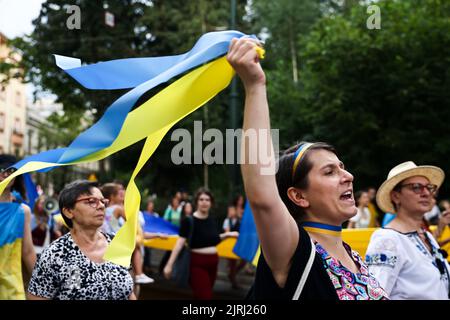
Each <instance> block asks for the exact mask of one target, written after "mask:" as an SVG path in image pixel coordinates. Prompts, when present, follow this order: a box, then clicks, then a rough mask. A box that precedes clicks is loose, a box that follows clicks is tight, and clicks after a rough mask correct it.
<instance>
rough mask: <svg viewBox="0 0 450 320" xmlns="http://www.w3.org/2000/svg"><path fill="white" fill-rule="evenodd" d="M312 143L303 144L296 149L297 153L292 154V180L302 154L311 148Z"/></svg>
mask: <svg viewBox="0 0 450 320" xmlns="http://www.w3.org/2000/svg"><path fill="white" fill-rule="evenodd" d="M312 145H313V144H312V143H309V142H308V143H304V144H302V145H301V146H300V147H298V149H297V151H295V153H294V165H293V166H292V179H293V178H294V177H295V172H296V171H297V167H298V165H299V164H300V161H301V160H302V158H303V156H304V154H305V153H306V151H307V150H308V149H309V147H311V146H312Z"/></svg>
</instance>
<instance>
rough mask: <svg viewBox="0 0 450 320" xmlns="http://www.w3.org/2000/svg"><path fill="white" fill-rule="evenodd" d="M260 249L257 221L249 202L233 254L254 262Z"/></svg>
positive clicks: (246, 205)
mask: <svg viewBox="0 0 450 320" xmlns="http://www.w3.org/2000/svg"><path fill="white" fill-rule="evenodd" d="M258 247H259V239H258V233H257V232H256V225H255V220H254V219H253V214H252V209H251V208H250V204H249V203H248V201H247V202H246V204H245V208H244V214H243V215H242V222H241V227H240V229H239V237H238V239H237V241H236V244H235V245H234V248H233V252H234V253H235V254H236V255H237V256H239V257H241V258H242V259H244V260H246V261H248V262H252V261H253V258H254V257H255V254H256V252H257V251H258Z"/></svg>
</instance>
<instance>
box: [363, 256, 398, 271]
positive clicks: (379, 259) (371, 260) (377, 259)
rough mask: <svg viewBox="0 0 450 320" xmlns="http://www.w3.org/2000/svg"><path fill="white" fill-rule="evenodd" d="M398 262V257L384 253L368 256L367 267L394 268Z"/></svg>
mask: <svg viewBox="0 0 450 320" xmlns="http://www.w3.org/2000/svg"><path fill="white" fill-rule="evenodd" d="M396 262H397V256H391V255H386V254H384V253H375V254H367V255H366V263H367V265H369V266H370V265H375V266H388V267H392V268H393V267H394V266H395V263H396Z"/></svg>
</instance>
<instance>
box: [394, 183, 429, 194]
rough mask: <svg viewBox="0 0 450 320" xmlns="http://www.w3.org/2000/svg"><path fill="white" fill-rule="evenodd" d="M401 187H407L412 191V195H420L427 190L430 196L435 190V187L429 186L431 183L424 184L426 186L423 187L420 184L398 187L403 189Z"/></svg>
mask: <svg viewBox="0 0 450 320" xmlns="http://www.w3.org/2000/svg"><path fill="white" fill-rule="evenodd" d="M403 187H409V189H411V190H412V191H414V193H416V194H421V193H422V192H423V191H424V190H425V188H427V190H428V191H429V192H430V193H431V194H434V193H435V192H436V190H437V185H435V184H431V183H429V184H426V185H423V184H421V183H407V184H402V185H400V186H399V188H403Z"/></svg>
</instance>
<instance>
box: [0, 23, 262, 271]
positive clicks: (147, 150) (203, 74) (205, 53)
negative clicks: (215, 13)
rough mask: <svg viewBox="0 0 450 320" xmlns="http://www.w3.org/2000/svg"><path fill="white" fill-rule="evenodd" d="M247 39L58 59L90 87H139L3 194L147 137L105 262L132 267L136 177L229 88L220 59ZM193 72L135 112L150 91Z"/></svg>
mask: <svg viewBox="0 0 450 320" xmlns="http://www.w3.org/2000/svg"><path fill="white" fill-rule="evenodd" d="M243 36H245V35H244V34H243V33H241V32H238V31H223V32H213V33H208V34H205V35H204V36H202V37H201V38H200V39H199V41H198V42H197V43H196V45H195V46H194V47H193V49H192V50H191V51H189V52H188V53H185V54H183V55H177V56H168V57H159V58H136V59H122V60H113V61H108V62H102V63H97V64H94V65H89V66H80V64H81V63H80V62H79V60H77V59H73V58H68V57H62V56H56V63H57V65H58V66H59V67H61V68H62V69H63V70H64V71H66V72H67V73H69V74H70V75H71V76H72V77H74V79H76V80H77V81H78V82H80V84H82V85H84V86H87V87H88V88H91V89H123V88H131V87H133V86H134V89H132V90H131V91H130V92H128V93H127V94H125V95H123V96H122V97H120V98H119V99H118V100H116V101H115V102H114V103H113V104H112V105H111V106H110V107H109V108H108V109H107V110H106V112H105V114H104V115H103V116H102V118H101V119H100V120H99V121H98V122H97V123H95V124H94V125H93V126H92V127H91V128H89V129H87V130H86V131H84V132H83V133H81V134H80V135H79V136H78V137H77V138H76V139H75V140H74V141H73V142H72V143H71V144H70V145H69V146H68V147H66V148H59V149H54V150H49V151H46V152H42V153H40V154H37V155H33V156H30V157H27V158H25V159H23V160H21V161H19V162H18V163H16V164H15V165H13V166H12V167H14V168H16V169H17V171H16V172H14V173H13V174H12V175H10V176H9V177H8V178H6V179H5V180H4V181H2V182H1V183H0V193H1V192H3V190H4V188H5V187H6V186H7V184H8V183H9V182H10V181H11V180H12V179H13V178H14V177H16V176H18V175H20V174H24V173H26V172H31V171H38V170H39V171H44V170H48V169H51V168H53V167H56V166H65V165H73V164H77V163H85V162H91V161H97V160H100V159H103V158H105V157H107V156H109V155H111V154H113V153H115V152H117V151H120V150H122V149H124V148H126V147H128V146H130V145H131V144H133V143H136V142H138V141H140V140H142V139H144V138H146V142H145V145H144V148H143V150H142V153H141V156H140V158H139V161H138V164H137V165H136V168H135V170H134V172H133V174H132V176H131V179H130V181H129V184H128V186H127V191H126V195H125V212H126V216H127V222H126V223H125V225H124V226H123V227H122V228H121V229H120V230H119V232H118V234H117V235H116V237H115V238H114V240H113V241H112V243H111V245H110V246H109V247H108V250H107V252H106V254H105V259H107V260H109V261H112V262H114V263H117V264H120V265H123V266H129V263H130V257H131V254H132V252H133V250H134V246H135V239H136V231H137V220H138V219H137V213H138V210H139V204H140V194H139V190H138V188H137V186H136V185H135V182H134V179H135V177H136V176H137V174H138V173H139V171H140V170H141V169H142V167H143V166H144V164H145V163H146V162H147V160H148V159H149V158H150V157H151V155H152V154H153V152H154V151H155V150H156V148H157V147H158V145H159V143H160V142H161V140H162V138H163V137H164V135H165V134H166V133H167V132H168V131H169V130H170V128H171V127H172V126H173V125H174V124H175V123H177V122H178V121H180V120H181V119H183V118H184V117H185V116H187V115H188V114H190V113H192V112H193V111H195V110H196V109H198V108H200V107H201V106H202V105H204V104H205V103H206V102H208V101H209V100H210V99H212V98H213V97H214V96H215V95H217V94H218V93H219V92H220V91H221V90H223V89H224V88H226V87H227V86H228V84H229V83H230V81H231V79H232V77H233V75H234V71H233V69H232V68H231V66H230V65H229V64H228V62H227V61H226V59H225V57H222V58H220V56H222V55H224V54H225V53H226V52H227V50H228V47H229V43H230V41H231V39H233V38H240V37H243ZM261 53H263V52H261V50H260V55H261ZM206 62H208V63H207V64H205V63H206ZM144 66H145V67H144ZM195 67H197V68H196V69H194V68H195ZM191 69H193V70H192V71H190V72H189V73H187V74H186V75H184V76H183V77H182V78H180V79H179V80H177V81H175V82H174V83H172V84H171V85H170V86H168V87H167V88H165V89H164V90H162V91H160V92H159V93H158V94H156V95H155V96H153V97H152V98H150V99H149V100H147V101H146V102H144V103H143V104H142V105H140V106H139V107H137V108H136V109H135V110H133V111H131V112H130V110H131V108H132V107H133V106H134V104H135V103H136V102H137V101H138V100H139V98H140V97H141V96H142V95H143V94H144V93H145V92H147V91H148V90H150V89H151V88H153V87H155V86H156V85H158V84H160V83H162V82H165V81H168V80H169V79H171V78H173V77H175V76H177V75H180V74H181V73H183V72H186V71H188V70H191ZM135 75H136V77H135ZM146 77H148V80H146V79H147V78H146ZM142 81H145V82H142Z"/></svg>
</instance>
